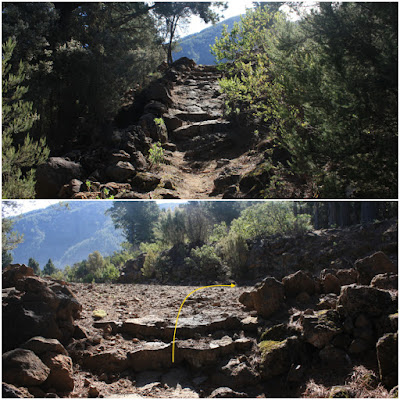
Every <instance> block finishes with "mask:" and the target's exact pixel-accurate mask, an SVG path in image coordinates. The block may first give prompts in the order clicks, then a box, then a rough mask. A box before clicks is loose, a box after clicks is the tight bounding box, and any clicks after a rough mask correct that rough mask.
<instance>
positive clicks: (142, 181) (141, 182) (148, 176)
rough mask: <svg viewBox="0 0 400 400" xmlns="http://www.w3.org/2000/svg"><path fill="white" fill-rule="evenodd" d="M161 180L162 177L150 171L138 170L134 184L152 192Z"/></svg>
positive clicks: (138, 187)
mask: <svg viewBox="0 0 400 400" xmlns="http://www.w3.org/2000/svg"><path fill="white" fill-rule="evenodd" d="M160 182H161V178H159V177H158V176H156V175H153V174H152V173H150V172H138V173H137V174H136V176H135V177H134V178H133V179H132V186H133V187H134V188H136V189H138V190H139V191H143V192H150V191H152V190H154V189H155V188H156V187H157V186H158V184H159V183H160Z"/></svg>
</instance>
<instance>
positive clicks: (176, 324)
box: [172, 283, 236, 363]
mask: <svg viewBox="0 0 400 400" xmlns="http://www.w3.org/2000/svg"><path fill="white" fill-rule="evenodd" d="M216 286H228V287H235V286H236V285H235V284H233V283H231V284H230V285H210V286H202V287H199V288H197V289H194V290H193V291H192V292H190V293H189V294H188V295H187V296H186V297H185V300H183V301H182V304H181V306H180V307H179V311H178V315H177V317H176V322H175V329H174V337H173V339H172V362H173V363H174V362H175V335H176V328H177V326H178V319H179V314H180V313H181V310H182V307H183V305H184V304H185V301H186V300H187V298H188V297H189V296H190V295H191V294H193V293H194V292H197V291H198V290H201V289H207V288H210V287H216Z"/></svg>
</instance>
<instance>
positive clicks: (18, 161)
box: [2, 39, 49, 199]
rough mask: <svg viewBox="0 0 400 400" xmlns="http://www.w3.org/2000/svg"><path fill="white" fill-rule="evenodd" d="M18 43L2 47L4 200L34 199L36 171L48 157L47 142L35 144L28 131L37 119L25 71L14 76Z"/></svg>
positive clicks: (41, 141) (20, 71) (19, 69)
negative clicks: (12, 61)
mask: <svg viewBox="0 0 400 400" xmlns="http://www.w3.org/2000/svg"><path fill="white" fill-rule="evenodd" d="M15 46H16V42H15V41H13V40H11V39H8V40H7V41H6V42H5V43H3V58H2V67H3V72H2V77H3V85H2V94H3V97H2V120H3V134H2V178H3V181H2V197H3V199H4V198H9V199H16V198H19V199H25V198H34V197H35V179H34V175H35V169H34V167H35V166H36V165H37V164H40V163H42V162H44V161H45V160H46V159H47V158H48V156H49V149H48V148H47V147H46V141H45V140H44V139H40V140H39V141H34V140H33V139H32V138H31V137H30V136H29V130H30V129H31V128H32V126H33V124H34V123H35V121H37V120H38V118H39V117H38V115H37V114H36V113H34V112H33V103H32V102H29V101H25V100H24V98H25V97H26V94H27V92H28V88H27V87H25V86H21V84H22V83H23V82H24V80H25V73H24V72H25V67H24V64H23V63H22V61H21V62H20V63H19V67H18V70H17V72H16V73H15V74H13V73H11V64H10V60H11V58H12V54H13V51H14V49H15Z"/></svg>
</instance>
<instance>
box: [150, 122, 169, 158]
mask: <svg viewBox="0 0 400 400" xmlns="http://www.w3.org/2000/svg"><path fill="white" fill-rule="evenodd" d="M160 119H162V118H160ZM154 121H155V120H154ZM163 123H164V122H163ZM164 157H165V156H164V149H163V148H162V146H161V143H160V142H157V143H153V144H152V145H151V147H150V150H149V160H150V163H151V165H159V164H161V163H163V162H164V161H165V158H164Z"/></svg>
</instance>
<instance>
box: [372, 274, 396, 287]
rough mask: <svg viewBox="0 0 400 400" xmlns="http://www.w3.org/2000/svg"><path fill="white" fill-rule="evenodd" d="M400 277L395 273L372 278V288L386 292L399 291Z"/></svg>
mask: <svg viewBox="0 0 400 400" xmlns="http://www.w3.org/2000/svg"><path fill="white" fill-rule="evenodd" d="M398 279H399V276H398V275H397V273H394V272H387V273H385V274H378V275H376V276H375V277H374V278H372V281H371V286H372V287H376V288H379V289H385V290H397V289H398V288H399V282H398Z"/></svg>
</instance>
